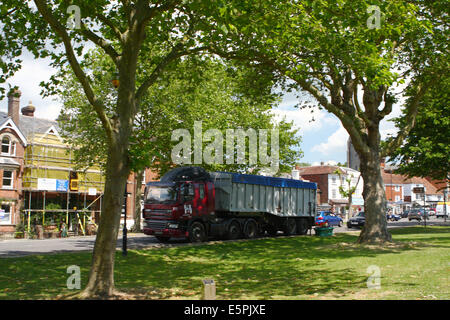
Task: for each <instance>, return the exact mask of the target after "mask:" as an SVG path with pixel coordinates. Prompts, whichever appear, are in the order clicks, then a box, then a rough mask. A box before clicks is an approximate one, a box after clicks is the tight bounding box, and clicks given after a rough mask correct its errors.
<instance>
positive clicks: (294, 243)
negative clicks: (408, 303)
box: [0, 227, 450, 300]
mask: <svg viewBox="0 0 450 320" xmlns="http://www.w3.org/2000/svg"><path fill="white" fill-rule="evenodd" d="M391 232H392V235H393V238H394V240H395V242H394V244H392V245H389V246H367V245H357V244H355V241H356V238H357V235H358V232H352V233H345V234H336V235H334V236H333V237H330V238H319V237H315V236H297V237H286V238H284V237H283V238H270V239H268V238H264V239H257V240H252V241H236V242H215V243H206V244H201V245H193V246H191V245H188V246H179V247H172V248H154V249H149V250H129V252H128V256H127V257H126V258H124V257H122V255H121V253H120V251H118V252H117V256H116V267H115V268H116V269H115V270H116V271H115V281H116V287H117V289H118V290H120V291H123V292H125V293H127V295H126V296H125V298H138V299H143V298H144V299H199V298H200V294H201V290H202V288H201V280H202V279H207V278H208V279H214V280H215V282H216V286H217V298H218V299H283V300H284V299H426V300H429V299H449V298H450V250H449V249H450V228H449V227H427V228H426V229H425V228H423V227H408V228H402V229H394V230H391ZM90 261H91V254H90V253H68V254H52V255H39V256H28V257H21V258H3V259H0V270H1V272H0V299H54V298H56V297H57V296H58V295H61V294H69V293H72V292H73V290H69V289H67V288H66V281H67V278H68V276H69V274H67V273H66V270H67V267H68V266H70V265H78V266H80V268H81V285H82V287H83V286H84V285H85V284H86V282H87V277H88V272H89V267H90ZM371 265H375V266H378V267H379V268H380V272H381V273H380V276H381V279H380V281H381V282H380V285H381V288H380V289H369V288H368V287H367V279H368V277H369V275H370V274H369V273H368V272H367V268H368V267H369V266H371Z"/></svg>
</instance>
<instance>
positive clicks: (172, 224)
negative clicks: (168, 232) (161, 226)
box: [167, 223, 178, 229]
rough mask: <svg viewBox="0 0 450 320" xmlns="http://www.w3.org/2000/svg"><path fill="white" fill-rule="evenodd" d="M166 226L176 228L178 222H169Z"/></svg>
mask: <svg viewBox="0 0 450 320" xmlns="http://www.w3.org/2000/svg"><path fill="white" fill-rule="evenodd" d="M167 228H170V229H178V224H177V223H169V224H168V225H167Z"/></svg>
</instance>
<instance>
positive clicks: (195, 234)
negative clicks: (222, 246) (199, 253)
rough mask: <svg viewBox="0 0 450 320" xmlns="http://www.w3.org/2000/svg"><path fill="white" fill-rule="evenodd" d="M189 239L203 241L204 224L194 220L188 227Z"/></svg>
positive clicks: (204, 235) (204, 234) (204, 238)
mask: <svg viewBox="0 0 450 320" xmlns="http://www.w3.org/2000/svg"><path fill="white" fill-rule="evenodd" d="M189 240H190V241H191V242H203V241H205V240H206V232H205V226H204V225H203V223H201V222H198V221H196V222H194V223H193V224H191V227H190V228H189Z"/></svg>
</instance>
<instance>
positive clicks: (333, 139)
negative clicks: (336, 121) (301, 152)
mask: <svg viewBox="0 0 450 320" xmlns="http://www.w3.org/2000/svg"><path fill="white" fill-rule="evenodd" d="M347 139H348V133H347V131H346V130H345V129H344V127H343V126H342V125H341V126H340V127H339V129H338V130H337V131H335V132H334V133H333V134H332V135H331V136H329V137H328V139H327V141H326V142H323V143H320V144H318V145H316V146H314V147H312V148H311V151H312V152H319V153H321V154H323V155H324V156H331V155H333V154H336V153H339V152H342V150H346V149H347Z"/></svg>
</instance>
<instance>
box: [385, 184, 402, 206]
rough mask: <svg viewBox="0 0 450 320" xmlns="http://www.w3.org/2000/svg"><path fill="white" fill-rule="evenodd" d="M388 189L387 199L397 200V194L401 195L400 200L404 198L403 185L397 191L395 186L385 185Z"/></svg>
mask: <svg viewBox="0 0 450 320" xmlns="http://www.w3.org/2000/svg"><path fill="white" fill-rule="evenodd" d="M385 189H386V199H387V201H393V202H395V201H396V200H395V196H399V197H400V200H403V199H402V187H400V188H399V191H395V186H385Z"/></svg>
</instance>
